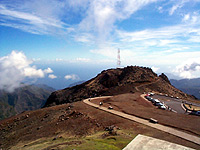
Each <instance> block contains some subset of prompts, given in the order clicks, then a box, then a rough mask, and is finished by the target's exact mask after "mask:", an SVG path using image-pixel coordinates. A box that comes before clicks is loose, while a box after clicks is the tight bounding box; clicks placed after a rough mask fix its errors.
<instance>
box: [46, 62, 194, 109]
mask: <svg viewBox="0 0 200 150" xmlns="http://www.w3.org/2000/svg"><path fill="white" fill-rule="evenodd" d="M150 91H154V92H158V93H164V94H168V95H172V96H176V97H180V98H183V99H194V97H193V96H190V95H187V94H185V93H183V92H182V91H180V90H178V89H176V88H175V87H174V86H172V85H171V84H170V82H169V80H168V78H167V76H166V75H165V74H161V75H160V76H158V75H157V74H156V73H154V72H153V71H152V70H151V69H150V68H147V67H138V66H128V67H125V68H117V69H108V70H104V71H102V72H101V73H100V74H98V75H97V76H96V77H95V78H93V79H91V80H89V81H87V82H84V83H82V84H80V85H76V86H73V87H70V88H66V89H63V90H59V91H55V92H53V93H52V94H51V95H50V97H49V98H48V99H47V102H46V104H45V107H48V106H53V105H59V104H63V103H71V102H75V101H81V100H83V99H85V98H89V97H97V96H102V95H118V94H123V93H129V92H131V93H134V92H141V93H143V92H150Z"/></svg>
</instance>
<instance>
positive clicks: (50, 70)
mask: <svg viewBox="0 0 200 150" xmlns="http://www.w3.org/2000/svg"><path fill="white" fill-rule="evenodd" d="M44 73H47V74H48V73H53V70H52V69H51V68H47V69H45V70H44Z"/></svg>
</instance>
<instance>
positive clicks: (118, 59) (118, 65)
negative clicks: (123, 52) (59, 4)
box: [117, 48, 121, 67]
mask: <svg viewBox="0 0 200 150" xmlns="http://www.w3.org/2000/svg"><path fill="white" fill-rule="evenodd" d="M120 66H121V61H120V49H119V48H118V52H117V67H120Z"/></svg>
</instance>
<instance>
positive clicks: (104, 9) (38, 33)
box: [0, 0, 200, 88]
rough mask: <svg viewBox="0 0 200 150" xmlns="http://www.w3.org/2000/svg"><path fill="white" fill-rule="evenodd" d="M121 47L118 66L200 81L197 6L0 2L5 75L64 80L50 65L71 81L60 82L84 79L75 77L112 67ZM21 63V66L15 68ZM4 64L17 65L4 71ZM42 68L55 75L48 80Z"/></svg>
mask: <svg viewBox="0 0 200 150" xmlns="http://www.w3.org/2000/svg"><path fill="white" fill-rule="evenodd" d="M118 48H120V50H121V62H122V63H121V65H122V66H127V65H139V66H148V67H151V68H153V70H155V71H156V72H167V73H172V74H175V75H177V76H180V77H182V78H194V77H200V0H76V1H75V0H62V1H61V0H20V1H18V0H9V1H8V0H1V1H0V64H1V66H0V69H1V70H0V71H1V74H5V76H7V75H6V73H5V71H6V70H8V68H13V67H14V68H15V69H16V70H18V71H19V72H21V74H22V75H21V76H20V81H22V80H24V78H26V77H29V78H32V77H34V78H35V79H38V78H45V77H46V78H48V77H49V79H51V80H56V79H58V78H63V79H64V76H59V74H57V72H55V71H54V70H55V69H54V70H53V69H52V66H53V65H54V66H55V65H56V64H58V66H59V65H60V64H65V65H62V66H66V67H65V69H66V70H67V71H66V76H67V75H71V78H68V77H69V76H68V77H66V78H65V81H66V82H67V81H69V80H78V79H79V80H81V79H82V77H81V72H79V74H77V73H76V74H75V72H77V71H75V70H76V69H77V70H78V69H80V67H81V68H84V67H85V68H87V67H91V68H92V67H93V68H95V67H96V68H99V69H102V68H105V69H106V68H109V67H116V59H117V49H118ZM19 58H20V59H23V60H24V61H23V62H24V64H23V65H22V64H21V66H23V67H19V65H20V63H16V60H18V59H19ZM9 61H10V62H13V64H14V65H12V66H7V67H6V65H5V64H8V63H5V62H9ZM44 65H45V66H46V68H48V67H49V68H50V69H51V70H52V71H49V72H48V73H45V71H44V70H45V68H40V66H44ZM27 67H28V69H27ZM72 67H73V68H74V69H70V68H72ZM19 68H20V69H21V70H19ZM30 68H32V69H30ZM27 70H29V71H33V72H34V71H35V73H33V72H32V73H31V74H30V73H29V74H28V73H27V72H28V71H27ZM69 70H71V71H69ZM25 72H26V73H25ZM97 72H98V71H96V72H95V73H97ZM42 73H43V74H42ZM27 74H28V75H29V76H28V75H27ZM93 74H94V73H93ZM73 75H74V76H73ZM5 76H3V75H2V76H1V78H5ZM75 76H76V77H75ZM73 77H74V78H73ZM84 79H85V78H84ZM17 81H18V80H17ZM54 82H55V81H54ZM6 86H8V85H5V86H4V87H6ZM0 88H1V87H0Z"/></svg>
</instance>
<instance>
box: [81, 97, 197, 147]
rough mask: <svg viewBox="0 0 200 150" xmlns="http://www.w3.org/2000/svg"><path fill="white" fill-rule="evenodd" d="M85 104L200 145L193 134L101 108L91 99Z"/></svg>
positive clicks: (85, 101) (86, 100)
mask: <svg viewBox="0 0 200 150" xmlns="http://www.w3.org/2000/svg"><path fill="white" fill-rule="evenodd" d="M108 97H111V96H103V97H95V98H91V100H95V99H104V98H108ZM83 102H84V103H86V104H88V105H90V106H92V107H95V108H98V109H100V110H103V111H106V112H109V113H111V114H115V115H117V116H120V117H123V118H126V119H129V120H132V121H135V122H138V123H141V124H144V125H147V126H149V127H152V128H155V129H158V130H161V131H164V132H167V133H169V134H172V135H175V136H177V137H180V138H182V139H185V140H188V141H190V142H193V143H195V144H198V145H200V138H199V137H197V136H194V135H191V134H188V133H185V132H182V131H179V130H176V129H174V128H170V127H167V126H164V125H160V124H153V123H150V122H149V120H145V119H141V118H139V117H135V116H132V115H128V114H125V113H123V112H120V111H116V110H113V109H108V108H106V107H103V106H99V105H97V104H94V103H92V102H91V101H89V99H85V100H83Z"/></svg>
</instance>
